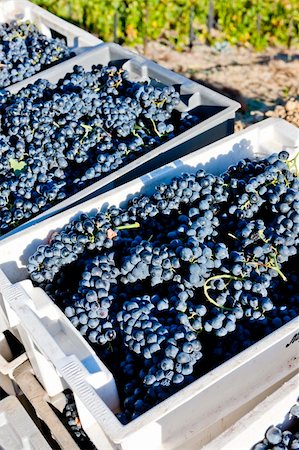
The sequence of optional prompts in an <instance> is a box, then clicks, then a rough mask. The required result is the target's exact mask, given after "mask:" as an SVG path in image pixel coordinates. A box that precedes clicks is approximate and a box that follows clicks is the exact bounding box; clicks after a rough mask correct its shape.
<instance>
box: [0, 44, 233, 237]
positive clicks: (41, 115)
mask: <svg viewBox="0 0 299 450" xmlns="http://www.w3.org/2000/svg"><path fill="white" fill-rule="evenodd" d="M94 64H97V66H93V65H94ZM74 65H76V66H75V68H74V69H73V67H74ZM68 72H70V73H69V74H67V73H68ZM42 76H43V77H44V78H45V79H46V80H47V81H38V80H39V79H40V75H36V76H35V77H33V78H31V80H30V82H33V81H36V84H34V85H28V83H27V82H26V81H25V82H23V83H19V84H18V85H15V86H14V87H13V88H10V89H8V91H3V93H2V94H1V97H2V106H1V108H0V109H1V111H2V116H3V119H2V121H3V133H2V136H1V137H2V147H3V160H4V161H3V169H2V173H3V174H4V175H7V177H8V180H7V183H8V185H9V186H7V184H5V183H4V184H5V185H4V186H2V188H3V190H4V192H3V194H4V195H3V199H2V200H1V203H2V207H1V206H0V234H2V238H5V236H7V233H9V232H12V233H14V232H16V231H19V230H20V229H22V228H24V227H26V226H27V225H28V224H30V225H31V224H32V223H35V222H36V221H39V220H41V219H43V218H45V217H47V216H51V215H52V214H54V213H56V212H58V211H61V210H63V209H65V208H68V207H70V206H71V205H72V204H76V203H77V202H79V203H80V202H81V201H82V200H83V199H85V198H88V197H89V196H94V195H96V194H98V193H100V192H103V191H106V190H109V189H111V188H115V187H116V186H119V185H121V184H123V183H125V182H127V181H129V180H131V179H133V178H136V177H138V176H140V175H143V174H145V173H148V172H150V171H151V170H152V169H155V168H157V167H160V166H162V165H163V164H165V163H168V162H170V161H173V160H175V159H178V158H180V157H182V156H184V155H185V154H187V153H190V152H192V151H194V150H197V149H198V148H200V147H203V146H204V145H207V144H209V143H211V142H214V141H215V140H217V139H220V138H222V137H224V136H227V135H229V134H231V133H232V132H233V126H234V117H235V112H236V110H237V109H238V107H239V104H238V103H236V102H234V101H232V100H230V99H228V98H226V97H224V96H222V95H220V94H218V93H216V92H213V91H211V90H210V89H207V88H205V87H204V86H201V85H200V84H198V83H195V82H192V81H190V80H188V79H186V78H185V77H182V76H180V75H177V74H175V73H173V72H171V71H169V70H167V69H164V68H163V67H161V66H159V65H157V64H155V63H153V62H151V61H149V60H147V59H145V58H143V57H141V56H139V55H137V54H134V53H132V52H130V51H128V50H125V49H122V48H121V47H119V46H117V45H115V44H101V45H99V46H97V47H95V48H94V49H93V50H90V51H88V52H86V53H84V54H82V55H79V56H77V57H75V58H73V59H72V60H70V61H66V62H65V63H63V64H60V65H59V66H55V67H53V68H51V69H49V70H47V71H45V72H43V75H42ZM21 88H23V89H21ZM20 89H21V90H20ZM16 136H19V137H18V138H17V137H16ZM5 155H7V157H6V158H7V160H6V161H5ZM41 165H42V166H43V170H42V172H43V173H40V167H41ZM8 174H9V176H8ZM12 191H13V192H12ZM34 217H35V218H34ZM1 222H2V223H1ZM0 239H1V238H0Z"/></svg>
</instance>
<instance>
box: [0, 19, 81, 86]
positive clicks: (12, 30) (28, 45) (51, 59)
mask: <svg viewBox="0 0 299 450" xmlns="http://www.w3.org/2000/svg"><path fill="white" fill-rule="evenodd" d="M72 56H75V54H74V53H73V52H72V51H71V50H70V49H69V48H68V47H67V45H66V44H65V42H64V40H63V39H60V38H48V37H47V36H45V35H43V34H42V33H41V32H40V31H39V29H38V28H37V27H36V26H35V25H34V24H33V23H30V22H29V21H25V22H18V21H12V22H10V23H3V24H0V89H1V88H4V87H6V86H9V85H10V84H13V83H17V82H18V81H22V80H24V79H25V78H28V77H31V76H32V75H34V74H36V73H38V72H40V71H41V70H44V69H46V68H49V67H51V66H53V65H54V64H57V63H58V62H61V61H64V60H65V59H69V58H71V57H72Z"/></svg>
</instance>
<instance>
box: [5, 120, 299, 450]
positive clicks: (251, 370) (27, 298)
mask: <svg viewBox="0 0 299 450" xmlns="http://www.w3.org/2000/svg"><path fill="white" fill-rule="evenodd" d="M298 145H299V130H298V129H297V128H295V127H294V126H292V125H290V124H288V123H287V122H285V121H283V120H280V119H276V120H275V119H269V120H266V121H264V122H262V123H259V124H256V125H254V126H252V127H250V128H248V129H247V130H244V131H243V132H241V133H238V134H235V135H233V136H230V137H227V138H225V139H223V140H222V141H219V142H217V143H215V144H213V145H210V146H208V147H206V148H204V149H202V150H200V151H198V152H195V153H193V154H191V155H188V156H186V157H184V158H182V159H181V160H177V161H175V162H174V163H172V164H170V165H169V166H164V167H161V168H160V169H158V170H156V171H154V172H152V173H149V174H147V175H145V176H144V177H142V178H140V179H137V180H134V181H132V182H130V183H128V184H126V185H124V186H122V187H120V188H118V189H115V190H113V191H110V192H109V193H107V194H105V195H102V196H99V197H98V198H94V199H91V200H89V201H88V202H85V203H83V204H81V205H80V206H77V207H73V208H71V209H69V210H67V211H64V212H63V213H61V214H58V215H56V216H54V217H53V218H51V219H48V220H45V221H43V222H41V223H39V224H36V225H33V226H32V227H31V228H29V229H27V230H24V231H23V232H20V233H18V234H17V235H15V236H11V237H8V238H7V239H5V240H4V241H2V242H0V268H1V269H2V271H3V273H2V274H1V278H0V289H1V286H4V288H2V296H3V298H4V301H5V305H6V311H7V314H8V321H9V324H10V326H11V327H17V328H18V329H19V331H20V334H21V336H22V338H23V343H24V345H25V347H26V350H27V351H28V356H29V358H30V360H31V362H32V365H33V366H34V370H36V373H37V376H38V377H39V379H40V381H41V383H42V384H43V385H46V384H47V378H50V372H48V373H46V371H45V370H44V368H43V367H46V366H45V364H47V363H48V365H49V366H50V364H49V361H51V363H52V365H53V366H54V367H56V369H57V372H58V373H59V375H60V376H61V379H62V380H63V383H65V385H68V386H69V387H70V388H71V389H72V390H73V391H74V393H75V398H76V401H77V406H78V408H79V414H80V420H81V422H82V424H83V426H84V428H85V430H86V431H87V432H88V434H89V436H90V437H91V438H92V440H93V441H94V442H95V444H96V445H97V446H98V447H99V448H101V442H103V439H104V437H105V438H106V441H107V445H108V446H109V445H110V448H118V449H123V450H135V449H136V450H137V449H139V448H144V449H145V448H148V449H149V450H156V449H159V450H162V449H165V450H166V449H169V450H170V449H174V448H176V447H179V446H180V445H182V446H183V447H184V446H185V444H186V443H188V442H190V441H191V440H192V441H194V440H196V442H201V443H202V445H203V444H204V443H206V442H208V440H211V439H212V438H213V437H215V435H216V434H217V433H219V432H220V431H224V429H225V427H227V426H230V424H231V422H230V420H229V419H228V418H229V417H234V418H238V417H240V416H241V415H242V414H244V413H246V412H247V411H248V408H249V405H251V406H252V405H254V404H256V403H255V402H258V401H259V400H260V399H261V397H262V396H263V395H264V393H265V392H267V390H269V388H271V387H272V386H275V385H276V384H277V383H280V382H281V381H282V380H283V379H285V378H286V377H288V376H290V374H291V373H293V372H294V371H295V370H296V367H298V353H297V348H296V345H294V343H293V340H294V336H295V334H296V331H297V328H298V320H297V319H294V320H293V321H292V322H290V323H288V324H287V325H285V326H284V327H281V328H280V329H279V330H277V331H275V332H274V333H272V334H271V336H268V337H266V338H265V339H263V340H261V341H260V342H258V343H257V344H255V345H253V346H252V347H250V348H249V349H247V350H245V351H244V352H242V353H240V354H239V355H237V356H236V357H234V358H232V359H231V360H230V361H227V362H226V363H225V364H222V365H221V366H219V367H218V368H216V369H214V370H213V371H211V372H210V373H208V374H207V375H205V376H203V377H201V378H200V379H198V380H197V381H195V382H194V383H192V384H191V385H190V386H188V387H186V388H184V389H182V390H181V391H180V392H178V393H177V394H175V395H173V396H172V397H170V398H169V399H167V400H165V401H164V402H162V403H161V404H160V405H157V406H156V407H154V408H152V409H151V410H150V411H148V412H147V413H145V414H143V415H142V416H141V417H139V418H138V419H136V420H134V421H133V422H131V423H130V424H128V425H126V426H123V425H121V424H120V423H119V422H118V420H117V419H116V418H115V416H114V415H113V414H112V412H111V410H110V409H109V408H108V406H107V405H106V404H105V402H104V401H103V399H102V398H101V397H100V396H102V395H103V392H104V391H105V388H104V387H103V389H102V393H100V396H98V395H97V393H96V390H95V388H94V386H93V385H92V382H91V381H90V379H89V376H88V371H86V368H82V356H81V355H80V356H78V353H80V350H79V349H78V347H77V342H79V337H80V336H79V333H78V332H77V330H75V329H74V328H73V327H72V325H71V324H70V322H68V320H67V319H66V318H65V317H64V315H63V313H61V312H60V310H59V309H58V308H57V307H56V306H55V305H54V304H53V303H52V301H51V300H50V299H49V298H48V297H47V296H46V295H45V294H44V293H43V291H41V290H40V289H39V288H34V289H33V288H32V285H31V283H30V282H29V281H28V280H25V281H22V282H21V283H20V284H19V285H17V286H10V285H9V282H10V281H11V282H19V281H21V280H24V279H26V278H27V271H26V269H25V265H26V262H27V260H28V257H29V255H30V254H32V253H33V252H34V251H35V249H36V248H37V246H38V245H39V244H40V243H42V242H46V241H47V238H48V237H49V235H50V234H51V233H52V232H53V231H54V230H57V229H59V228H61V227H62V226H63V225H65V224H66V223H67V222H68V221H69V220H70V218H72V217H74V216H76V215H78V214H79V213H82V212H88V211H91V210H94V209H95V208H96V207H102V206H103V207H107V205H108V204H109V205H112V204H114V205H119V204H121V205H122V206H125V203H126V202H127V200H128V199H129V198H131V197H132V196H134V194H137V193H138V192H140V191H142V192H143V193H147V194H151V193H152V192H153V190H154V186H155V185H157V184H159V183H160V182H162V181H163V182H166V183H167V182H168V181H169V180H170V179H171V178H173V177H174V176H177V175H178V174H180V173H181V172H186V171H192V170H196V169H198V168H205V169H206V170H207V171H210V172H213V173H219V172H222V171H223V170H225V169H226V168H227V167H228V165H230V164H232V163H235V162H237V161H238V160H239V159H241V158H244V157H250V158H253V157H254V156H256V157H262V156H265V155H267V154H270V153H272V152H278V151H280V150H282V149H288V150H289V151H290V152H291V153H294V152H296V151H297V150H296V149H298ZM6 277H8V279H7V278H6ZM66 336H67V338H68V340H69V343H68V344H66V340H67V339H66ZM81 339H82V338H81ZM66 345H68V346H69V347H68V349H67V348H66ZM87 347H88V346H87V344H86V348H87ZM90 351H91V350H90ZM91 352H92V351H91ZM70 354H71V355H73V356H69V355H70ZM91 354H92V353H91ZM76 355H77V356H76ZM83 359H84V358H83ZM42 366H43V367H42ZM52 368H53V367H52ZM45 373H46V375H44V374H45ZM54 375H55V371H54V370H52V372H51V379H53V380H54V381H53V383H54V382H55V383H56V382H57V380H55V376H54ZM43 377H44V378H43ZM56 378H57V375H56ZM94 378H95V377H94ZM108 379H109V377H108ZM63 383H62V386H61V387H60V389H62V387H63ZM57 389H59V386H58V387H57ZM115 392H116V391H114V393H115ZM111 399H112V396H110V400H111ZM115 399H116V402H115V404H116V403H117V398H116V397H115ZM105 400H106V402H107V399H105ZM203 405H204V407H203ZM219 423H220V425H219ZM207 433H208V436H207ZM147 443H149V444H148V445H149V447H145V445H147ZM107 448H108V447H107ZM185 448H188V447H187V444H186V447H185ZM197 448H199V447H197Z"/></svg>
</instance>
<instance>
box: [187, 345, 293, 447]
mask: <svg viewBox="0 0 299 450" xmlns="http://www.w3.org/2000/svg"><path fill="white" fill-rule="evenodd" d="M297 345H298V344H297ZM298 397H299V375H298V374H296V375H295V376H294V377H293V378H291V379H290V380H289V381H287V382H286V383H285V384H284V385H283V386H282V387H280V388H279V389H277V390H276V391H275V392H274V393H273V394H271V395H270V396H269V397H267V398H266V400H264V401H263V402H261V403H259V404H258V405H257V406H256V407H255V408H254V409H253V410H252V411H250V412H249V413H248V414H246V415H245V416H244V417H242V418H241V419H240V420H239V421H237V422H236V423H235V424H234V425H233V426H232V427H230V428H229V429H228V430H226V431H225V432H224V433H222V434H221V435H220V436H219V437H217V439H214V440H213V441H212V442H210V443H209V444H208V445H206V446H204V447H203V448H202V450H216V449H217V450H240V449H245V445H246V450H250V449H252V447H253V446H254V445H255V444H257V443H258V442H260V441H262V440H263V438H264V435H265V432H266V430H267V429H268V428H269V427H270V426H272V425H274V426H275V425H278V424H283V423H284V422H285V420H286V415H287V413H288V412H289V411H290V409H291V407H292V406H293V405H294V404H295V403H296V401H297V399H298ZM188 450H189V449H188Z"/></svg>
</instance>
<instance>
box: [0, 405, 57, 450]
mask: <svg viewBox="0 0 299 450" xmlns="http://www.w3.org/2000/svg"><path fill="white" fill-rule="evenodd" d="M0 447H1V448H5V450H20V449H28V450H29V449H36V450H37V449H42V450H51V447H50V446H49V445H48V443H47V441H46V440H45V438H44V437H43V435H42V434H41V432H40V431H39V429H38V428H37V426H36V425H35V424H34V422H33V420H32V419H31V417H30V416H29V414H28V413H27V411H26V410H25V409H24V407H23V406H22V404H21V403H20V402H19V400H18V399H17V398H16V397H13V396H9V397H6V398H4V399H3V400H1V401H0Z"/></svg>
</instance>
